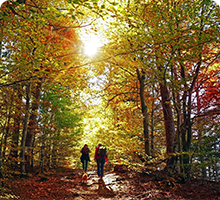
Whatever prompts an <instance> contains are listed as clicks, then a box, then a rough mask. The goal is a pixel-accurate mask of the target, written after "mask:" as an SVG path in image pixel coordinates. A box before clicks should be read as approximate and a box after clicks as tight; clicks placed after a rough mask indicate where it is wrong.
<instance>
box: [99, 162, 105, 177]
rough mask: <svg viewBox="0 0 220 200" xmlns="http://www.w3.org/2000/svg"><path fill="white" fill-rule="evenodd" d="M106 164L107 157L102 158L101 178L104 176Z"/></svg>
mask: <svg viewBox="0 0 220 200" xmlns="http://www.w3.org/2000/svg"><path fill="white" fill-rule="evenodd" d="M104 165H105V158H100V176H101V178H102V177H103V176H104Z"/></svg>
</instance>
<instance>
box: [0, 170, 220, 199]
mask: <svg viewBox="0 0 220 200" xmlns="http://www.w3.org/2000/svg"><path fill="white" fill-rule="evenodd" d="M156 173H157V172H154V173H152V174H147V173H139V172H136V171H123V172H118V171H108V172H105V176H104V178H103V180H99V179H98V177H97V175H96V172H95V171H94V170H93V171H88V173H87V174H88V180H87V182H86V183H82V178H81V177H82V176H81V175H82V170H79V169H70V168H60V169H57V170H56V171H55V170H50V171H48V172H46V173H45V174H43V175H34V174H33V175H32V176H31V177H30V178H28V179H24V178H20V177H14V178H10V179H8V180H7V181H6V182H5V184H6V185H5V188H6V191H4V192H0V199H7V198H8V197H9V195H10V198H8V199H22V200H60V199H67V200H70V199H73V200H83V199H86V200H90V199H95V200H99V199H100V200H101V199H102V200H110V199H111V200H116V199H124V200H144V199H145V200H146V199H155V200H156V199H180V200H186V199H189V200H194V199H208V200H210V199H220V183H215V182H211V181H205V180H199V179H191V180H189V181H187V182H186V183H184V184H183V183H178V181H177V179H175V178H172V177H169V178H168V177H167V178H155V177H158V176H159V175H158V174H157V175H156ZM160 173H161V172H160ZM160 173H159V174H160ZM4 197H5V198H4Z"/></svg>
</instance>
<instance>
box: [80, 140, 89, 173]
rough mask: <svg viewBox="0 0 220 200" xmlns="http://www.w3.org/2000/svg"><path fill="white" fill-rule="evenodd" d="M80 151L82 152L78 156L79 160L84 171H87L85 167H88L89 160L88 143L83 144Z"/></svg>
mask: <svg viewBox="0 0 220 200" xmlns="http://www.w3.org/2000/svg"><path fill="white" fill-rule="evenodd" d="M80 152H81V153H82V155H81V157H80V160H81V162H82V167H83V170H84V172H86V171H87V167H88V162H90V157H89V153H90V152H91V151H90V149H89V147H88V145H87V144H85V145H84V147H83V148H82V149H81V151H80Z"/></svg>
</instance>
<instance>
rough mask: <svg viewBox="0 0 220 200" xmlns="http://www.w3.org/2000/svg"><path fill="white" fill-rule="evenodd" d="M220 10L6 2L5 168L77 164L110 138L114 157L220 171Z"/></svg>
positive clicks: (146, 1)
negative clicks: (85, 150) (86, 150)
mask: <svg viewBox="0 0 220 200" xmlns="http://www.w3.org/2000/svg"><path fill="white" fill-rule="evenodd" d="M219 16H220V13H219V6H218V5H217V4H216V3H215V2H213V1H210V0H204V1H201V0H200V1H198V0H194V1H191V0H184V1H183V0H178V1H176V0H174V1H170V0H163V1H157V0H156V1H155V0H154V1H152V0H126V1H123V2H121V1H117V0H116V1H99V0H86V1H80V0H64V1H58V0H49V1H45V0H43V1H42V0H24V1H21V0H17V1H7V2H4V3H3V5H2V7H1V11H0V22H1V30H0V31H1V32H0V45H1V46H0V56H1V60H0V91H1V95H0V105H1V111H0V114H1V120H0V128H1V134H0V136H1V145H0V150H1V151H0V156H1V160H2V161H1V163H0V167H1V171H0V174H1V176H2V177H4V176H5V175H8V174H9V173H12V174H13V173H18V172H19V173H21V175H26V174H27V173H28V172H30V171H31V170H32V169H33V167H35V166H37V167H38V169H39V171H40V172H43V171H44V170H46V169H47V168H51V167H57V166H59V165H71V166H72V165H75V166H76V167H77V166H78V165H79V162H80V160H79V157H80V155H79V154H80V148H81V147H82V146H83V145H84V144H85V143H87V144H89V146H90V147H91V149H93V150H94V148H95V146H96V145H97V143H98V142H99V141H102V142H103V143H105V144H106V145H107V147H108V151H109V163H111V164H112V165H114V164H126V165H127V166H129V167H130V168H132V169H137V170H146V169H147V170H156V169H157V170H165V171H166V172H168V173H169V174H174V173H176V172H178V174H179V175H180V176H181V177H182V178H183V179H187V178H189V177H190V176H191V175H194V174H195V175H197V176H199V177H203V178H209V179H211V180H219V175H218V173H219V166H218V163H219V159H220V157H219V153H218V152H219V142H220V141H219V133H220V132H219V126H218V124H219V116H220V115H219V114H220V112H219V109H220V107H219V106H220V104H219V99H220V96H219V88H220V87H219V78H220V65H219V55H220V51H219V48H220V43H219V41H220V35H219V32H220V24H219ZM94 35H95V36H96V38H97V37H99V38H100V43H99V46H98V47H97V48H98V50H97V53H96V54H94V55H93V54H92V53H94V52H93V51H94V49H90V50H89V51H90V52H91V54H87V55H86V54H85V52H84V47H85V46H86V43H88V42H89V39H90V38H89V37H91V36H94ZM91 38H92V37H91ZM90 40H91V39H90ZM90 42H93V43H92V45H93V46H94V47H95V46H96V45H98V44H96V43H98V41H95V42H94V41H90ZM89 55H91V56H89ZM93 153H94V151H93V152H92V155H93ZM198 166H199V167H198ZM19 167H20V168H19ZM2 169H4V171H2Z"/></svg>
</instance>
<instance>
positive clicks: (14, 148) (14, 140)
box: [10, 90, 22, 166]
mask: <svg viewBox="0 0 220 200" xmlns="http://www.w3.org/2000/svg"><path fill="white" fill-rule="evenodd" d="M15 93H16V92H15ZM21 104H22V94H21V93H20V92H19V90H18V91H17V97H16V98H15V114H14V131H13V133H12V144H11V147H12V150H11V152H10V156H11V157H13V158H15V162H14V163H13V165H15V166H17V164H18V161H17V158H18V144H19V135H20V123H21V113H20V109H21Z"/></svg>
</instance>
